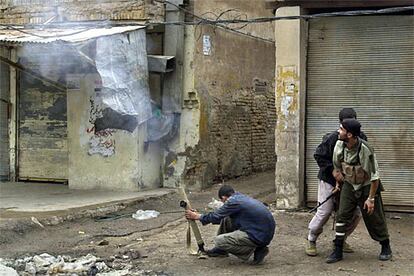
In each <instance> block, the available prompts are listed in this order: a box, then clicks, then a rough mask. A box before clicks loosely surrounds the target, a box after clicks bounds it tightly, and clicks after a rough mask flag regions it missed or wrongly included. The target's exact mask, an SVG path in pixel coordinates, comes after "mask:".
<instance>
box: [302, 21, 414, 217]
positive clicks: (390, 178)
mask: <svg viewBox="0 0 414 276" xmlns="http://www.w3.org/2000/svg"><path fill="white" fill-rule="evenodd" d="M413 25H414V17H413V16H408V15H387V16H360V17H352V18H350V17H332V18H321V19H313V20H310V22H309V38H308V39H309V40H308V57H307V91H306V93H307V94H306V102H307V103H306V142H305V143H306V153H305V154H306V157H305V158H306V160H305V164H306V166H305V167H306V169H305V170H306V199H307V202H308V203H314V202H316V201H317V189H318V180H317V172H318V166H317V164H316V162H315V160H314V159H313V153H314V150H315V148H316V146H317V145H318V144H319V143H320V142H321V140H322V136H323V135H324V134H326V133H328V132H331V131H333V130H335V129H337V128H338V112H339V110H340V109H341V108H343V107H353V108H354V109H355V110H356V111H357V113H358V119H359V120H360V122H361V124H362V130H363V131H364V132H365V133H366V135H367V136H368V140H369V142H370V144H371V145H372V146H373V147H374V148H375V151H376V155H377V159H378V163H379V167H380V175H381V179H382V182H383V184H384V187H385V190H386V191H385V192H384V193H383V200H384V204H385V205H386V206H387V210H407V209H409V210H412V208H413V207H414V181H413V179H414V149H413V146H412V139H413V138H412V137H414V123H413V115H414V111H413V110H414V32H413Z"/></svg>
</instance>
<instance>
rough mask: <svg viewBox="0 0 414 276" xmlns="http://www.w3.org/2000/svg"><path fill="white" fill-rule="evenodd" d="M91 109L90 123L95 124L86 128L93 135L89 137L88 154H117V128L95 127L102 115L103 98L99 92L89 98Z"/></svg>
mask: <svg viewBox="0 0 414 276" xmlns="http://www.w3.org/2000/svg"><path fill="white" fill-rule="evenodd" d="M97 90H98V91H99V88H98V89H97V88H95V92H96V91H97ZM89 102H90V110H89V123H91V124H92V125H93V126H92V127H90V128H88V129H87V130H86V132H87V133H89V134H91V135H92V136H91V137H90V138H89V150H88V154H89V155H93V154H100V155H102V156H104V157H109V156H112V155H114V154H115V139H114V137H113V134H114V133H115V132H116V130H115V129H101V130H96V129H95V122H96V120H98V119H99V118H101V117H102V113H103V111H102V108H103V105H102V99H101V98H100V97H99V94H96V95H95V96H92V97H90V98H89Z"/></svg>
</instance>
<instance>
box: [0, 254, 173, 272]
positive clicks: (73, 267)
mask: <svg viewBox="0 0 414 276" xmlns="http://www.w3.org/2000/svg"><path fill="white" fill-rule="evenodd" d="M127 253H128V254H126V255H123V256H122V257H123V258H120V259H118V258H116V256H113V259H112V260H108V261H104V260H102V259H99V258H97V257H95V256H94V255H91V254H88V255H86V256H82V257H79V258H72V257H70V256H57V257H55V256H52V255H50V254H47V253H43V254H40V255H35V256H33V257H25V258H21V259H16V260H13V259H2V258H0V275H11V276H14V275H15V276H17V275H23V276H29V275H30V276H32V275H59V276H69V275H70V276H73V275H85V276H95V275H96V276H123V275H138V276H169V275H171V274H169V273H166V272H164V271H152V270H143V269H140V268H139V267H136V266H134V265H132V264H131V263H130V262H129V260H131V259H135V258H139V257H140V256H135V255H130V254H132V253H131V252H127Z"/></svg>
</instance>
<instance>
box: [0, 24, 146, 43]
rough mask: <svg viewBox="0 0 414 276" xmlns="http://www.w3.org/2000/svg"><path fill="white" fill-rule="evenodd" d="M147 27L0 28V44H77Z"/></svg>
mask: <svg viewBox="0 0 414 276" xmlns="http://www.w3.org/2000/svg"><path fill="white" fill-rule="evenodd" d="M142 28H145V26H137V25H134V26H113V27H99V28H97V27H94V28H91V27H74V28H46V27H45V28H42V29H40V28H23V27H7V28H0V43H2V42H4V43H13V44H23V43H51V42H58V41H59V42H66V43H77V42H83V41H87V40H90V39H94V38H98V37H102V36H109V35H114V34H120V33H125V32H131V31H135V30H139V29H142Z"/></svg>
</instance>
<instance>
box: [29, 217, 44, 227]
mask: <svg viewBox="0 0 414 276" xmlns="http://www.w3.org/2000/svg"><path fill="white" fill-rule="evenodd" d="M31 220H32V222H33V223H35V224H37V225H39V226H40V227H42V228H45V227H44V226H43V224H41V223H40V221H39V220H38V219H37V218H35V217H31Z"/></svg>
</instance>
